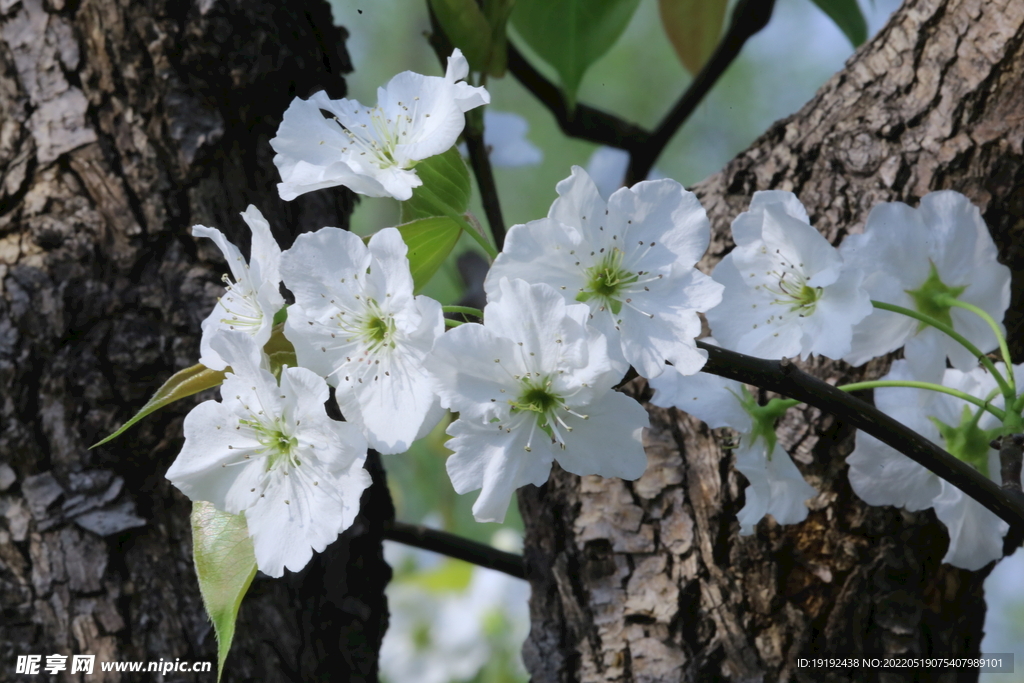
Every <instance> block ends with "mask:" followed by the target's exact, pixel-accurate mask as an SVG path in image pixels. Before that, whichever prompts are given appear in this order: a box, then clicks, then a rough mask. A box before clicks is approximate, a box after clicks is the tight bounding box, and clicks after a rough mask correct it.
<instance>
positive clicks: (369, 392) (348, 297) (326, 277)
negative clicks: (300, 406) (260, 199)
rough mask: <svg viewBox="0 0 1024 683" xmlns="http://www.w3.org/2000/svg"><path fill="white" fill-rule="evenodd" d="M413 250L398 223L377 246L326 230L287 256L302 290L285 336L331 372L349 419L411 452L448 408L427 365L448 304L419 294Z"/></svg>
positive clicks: (285, 264)
mask: <svg viewBox="0 0 1024 683" xmlns="http://www.w3.org/2000/svg"><path fill="white" fill-rule="evenodd" d="M407 251H408V249H407V247H406V245H405V242H404V241H402V236H401V234H399V232H398V230H396V229H394V228H385V229H384V230H381V231H380V232H378V233H377V234H375V235H374V236H373V237H371V238H370V243H369V245H365V244H363V241H362V240H361V239H360V238H359V237H358V236H356V235H354V234H352V233H350V232H347V231H345V230H339V229H338V228H323V229H322V230H318V231H317V232H315V233H306V234H303V235H299V237H298V239H296V240H295V244H294V246H292V248H291V249H289V250H288V251H287V252H285V253H284V254H283V256H282V258H281V274H282V276H283V277H284V282H285V284H286V285H287V287H288V289H289V290H291V292H292V293H293V294H294V295H295V305H294V306H292V307H291V308H289V309H288V320H287V322H286V323H285V336H286V337H287V338H288V340H289V341H291V343H292V344H293V345H294V346H295V353H296V356H297V358H298V361H299V365H301V366H302V367H305V368H309V369H311V370H313V371H314V372H316V373H317V374H318V375H320V376H322V377H326V378H327V382H328V383H329V384H330V385H331V386H333V387H335V389H336V390H335V397H336V398H337V401H338V406H339V407H340V408H341V411H342V413H343V414H344V416H345V419H346V420H348V421H349V422H353V423H355V424H357V425H359V426H360V428H362V429H363V433H364V434H365V435H366V438H367V440H368V441H369V442H370V445H371V446H372V447H373V448H376V449H377V450H378V451H380V452H381V453H401V452H403V451H405V450H408V448H409V445H410V444H411V443H412V442H413V441H414V440H415V439H417V438H419V437H420V436H423V435H424V434H425V433H426V432H427V431H429V430H430V429H431V428H433V426H434V425H435V424H437V422H438V421H439V420H440V419H441V416H442V414H443V411H442V410H441V408H440V406H439V404H438V401H437V397H436V396H435V394H434V391H433V389H432V383H431V380H430V376H429V375H428V374H427V372H426V370H425V369H424V368H423V363H424V360H425V359H426V357H427V355H428V354H429V353H430V351H431V349H432V348H433V346H434V340H435V339H436V338H437V337H439V336H441V334H442V333H443V332H444V319H443V317H442V315H441V305H440V304H439V303H437V302H436V301H434V300H433V299H430V298H428V297H425V296H413V282H412V275H411V274H410V272H409V259H408V258H406V252H407Z"/></svg>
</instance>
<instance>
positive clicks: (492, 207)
mask: <svg viewBox="0 0 1024 683" xmlns="http://www.w3.org/2000/svg"><path fill="white" fill-rule="evenodd" d="M471 114H472V112H467V113H466V117H467V121H466V124H467V125H466V130H465V132H464V133H463V137H464V138H465V140H466V148H467V149H469V164H470V166H472V167H473V175H475V176H476V184H477V186H478V187H479V188H480V201H481V202H482V203H483V205H484V213H485V214H486V215H487V224H488V225H490V227H491V237H493V238H494V244H495V245H496V246H497V247H498V251H501V249H502V247H503V246H504V244H505V219H504V218H503V217H502V215H501V201H500V200H499V199H498V187H497V185H495V183H494V172H493V170H492V169H491V155H490V154H488V151H487V145H485V144H484V136H483V132H482V131H481V130H480V129H479V128H477V127H476V126H472V125H469V116H470V115H471ZM480 118H481V120H482V118H483V117H480Z"/></svg>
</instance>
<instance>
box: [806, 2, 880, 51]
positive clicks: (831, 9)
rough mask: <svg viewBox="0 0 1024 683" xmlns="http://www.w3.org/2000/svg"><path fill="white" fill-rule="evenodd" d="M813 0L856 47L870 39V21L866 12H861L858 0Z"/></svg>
mask: <svg viewBox="0 0 1024 683" xmlns="http://www.w3.org/2000/svg"><path fill="white" fill-rule="evenodd" d="M811 1H812V2H813V3H814V4H815V5H817V6H818V7H819V8H820V9H821V11H822V12H824V13H825V14H827V15H828V16H829V19H831V20H832V21H834V22H836V26H838V27H839V30H840V31H842V32H843V33H845V34H846V37H847V38H848V39H849V40H850V42H851V43H853V46H854V47H859V46H860V44H861V43H863V42H864V41H865V40H867V39H868V23H867V21H866V20H865V19H864V13H863V12H861V10H860V5H858V4H857V0H811Z"/></svg>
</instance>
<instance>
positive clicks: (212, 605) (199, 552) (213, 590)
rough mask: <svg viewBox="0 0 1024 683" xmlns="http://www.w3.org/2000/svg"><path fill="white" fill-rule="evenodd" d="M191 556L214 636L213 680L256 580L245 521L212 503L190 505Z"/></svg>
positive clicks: (229, 645)
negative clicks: (250, 587) (240, 612)
mask: <svg viewBox="0 0 1024 683" xmlns="http://www.w3.org/2000/svg"><path fill="white" fill-rule="evenodd" d="M192 556H193V559H194V560H195V565H196V577H197V578H198V579H199V592H200V593H202V595H203V604H204V605H205V606H206V613H207V614H208V615H210V620H211V621H213V629H214V631H215V632H216V633H217V680H218V681H220V677H221V675H222V674H223V673H224V660H225V659H227V656H228V650H230V649H231V640H232V639H233V638H234V637H235V619H237V618H238V607H239V605H241V604H242V598H243V597H244V596H245V592H246V591H247V590H249V584H251V583H252V578H253V577H254V576H256V555H255V553H254V551H253V547H252V539H251V538H249V529H248V528H247V527H246V525H245V517H244V516H242V515H232V514H229V513H227V512H222V511H221V510H218V509H217V508H215V507H214V506H213V503H206V502H203V501H196V502H194V503H192Z"/></svg>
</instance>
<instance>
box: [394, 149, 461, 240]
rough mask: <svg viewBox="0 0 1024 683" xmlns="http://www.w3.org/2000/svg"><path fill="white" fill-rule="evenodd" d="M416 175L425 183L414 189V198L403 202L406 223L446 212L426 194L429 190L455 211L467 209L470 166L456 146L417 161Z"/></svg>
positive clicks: (403, 215)
mask: <svg viewBox="0 0 1024 683" xmlns="http://www.w3.org/2000/svg"><path fill="white" fill-rule="evenodd" d="M416 175H418V176H419V177H420V180H422V181H423V186H422V187H417V188H416V189H415V190H413V191H412V199H410V200H408V201H405V202H402V222H403V223H408V222H409V221H412V220H415V219H417V218H426V217H428V216H440V215H442V214H443V212H442V211H441V210H440V209H439V208H438V207H437V206H436V204H435V202H434V201H432V200H431V199H429V198H428V197H427V196H425V195H427V193H428V192H429V193H432V194H433V195H434V196H436V197H437V198H438V199H439V200H440V201H442V202H444V203H445V204H446V205H447V206H448V207H449V208H450V209H451V210H453V211H454V212H455V213H458V214H461V213H465V211H466V209H467V208H468V207H469V196H470V189H471V185H470V182H469V169H468V168H466V162H465V161H463V160H462V155H461V154H459V150H458V149H457V148H455V147H452V148H451V149H449V150H448V151H447V152H445V153H444V154H438V155H437V156H433V157H430V158H429V159H425V160H423V161H421V162H419V163H418V164H416ZM425 190H426V191H425Z"/></svg>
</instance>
